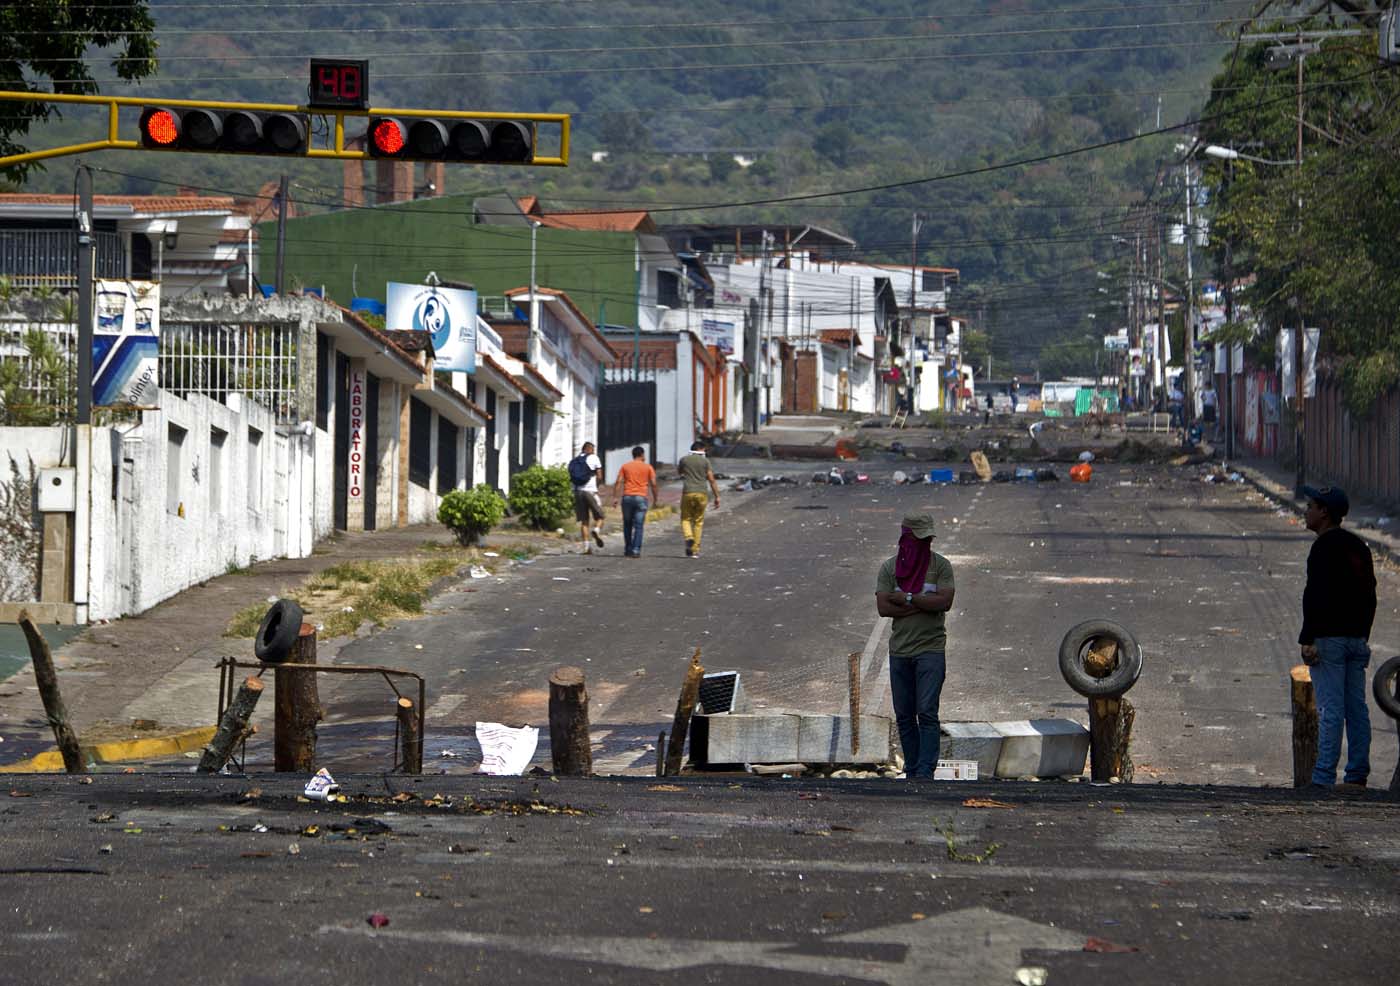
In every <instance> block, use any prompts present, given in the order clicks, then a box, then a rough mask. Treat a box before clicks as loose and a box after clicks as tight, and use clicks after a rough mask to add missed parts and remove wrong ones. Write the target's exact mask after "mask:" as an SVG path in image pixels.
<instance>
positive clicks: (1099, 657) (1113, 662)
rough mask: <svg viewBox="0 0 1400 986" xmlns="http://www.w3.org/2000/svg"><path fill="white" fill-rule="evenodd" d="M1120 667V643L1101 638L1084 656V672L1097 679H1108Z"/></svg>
mask: <svg viewBox="0 0 1400 986" xmlns="http://www.w3.org/2000/svg"><path fill="white" fill-rule="evenodd" d="M1117 666H1118V641H1116V640H1114V639H1113V638H1112V637H1099V638H1097V639H1096V640H1095V641H1094V643H1093V646H1091V647H1090V648H1089V652H1088V653H1087V654H1085V655H1084V670H1085V671H1087V672H1089V674H1091V675H1093V676H1094V677H1095V678H1107V677H1108V676H1109V675H1110V674H1112V673H1113V669H1114V668H1115V667H1117Z"/></svg>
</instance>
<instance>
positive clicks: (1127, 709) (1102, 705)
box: [1089, 646, 1137, 784]
mask: <svg viewBox="0 0 1400 986" xmlns="http://www.w3.org/2000/svg"><path fill="white" fill-rule="evenodd" d="M1114 649H1115V651H1116V650H1117V647H1116V646H1115V648H1114ZM1135 718H1137V710H1136V709H1134V708H1133V703H1131V702H1129V701H1128V700H1127V699H1126V698H1123V697H1121V696H1120V697H1118V698H1091V699H1089V775H1090V777H1091V778H1092V779H1093V780H1096V781H1108V780H1110V779H1111V778H1114V777H1116V778H1118V779H1119V780H1120V781H1121V782H1122V783H1124V784H1128V783H1131V782H1132V779H1133V758H1132V757H1131V756H1130V755H1129V753H1128V745H1129V743H1130V742H1131V741H1132V734H1133V720H1134V719H1135Z"/></svg>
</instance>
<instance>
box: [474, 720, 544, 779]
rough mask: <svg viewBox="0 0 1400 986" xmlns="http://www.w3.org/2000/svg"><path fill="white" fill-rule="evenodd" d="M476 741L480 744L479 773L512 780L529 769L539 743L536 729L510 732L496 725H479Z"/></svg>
mask: <svg viewBox="0 0 1400 986" xmlns="http://www.w3.org/2000/svg"><path fill="white" fill-rule="evenodd" d="M476 741H477V742H478V743H480V744H481V769H480V773H483V774H494V775H496V776H498V777H507V776H515V775H518V774H523V773H525V768H526V767H528V766H530V758H531V757H533V756H534V755H535V747H537V746H538V745H539V742H540V731H539V727H537V726H520V727H519V728H517V729H512V728H511V727H509V726H502V725H501V724H500V723H499V722H479V723H477V724H476Z"/></svg>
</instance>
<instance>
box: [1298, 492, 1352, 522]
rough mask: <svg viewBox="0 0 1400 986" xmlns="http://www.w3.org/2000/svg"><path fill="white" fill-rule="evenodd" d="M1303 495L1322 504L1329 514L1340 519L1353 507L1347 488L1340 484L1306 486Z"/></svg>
mask: <svg viewBox="0 0 1400 986" xmlns="http://www.w3.org/2000/svg"><path fill="white" fill-rule="evenodd" d="M1303 495H1304V496H1305V497H1307V498H1308V499H1309V500H1316V501H1317V502H1318V503H1320V504H1322V505H1323V506H1324V507H1326V508H1327V512H1328V513H1329V514H1331V515H1332V516H1333V517H1336V518H1338V519H1340V518H1342V517H1345V516H1346V515H1347V511H1348V510H1350V509H1351V501H1350V500H1348V499H1347V493H1346V490H1344V489H1342V488H1341V487H1340V486H1304V487H1303Z"/></svg>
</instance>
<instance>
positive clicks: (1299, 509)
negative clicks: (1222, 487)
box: [1231, 466, 1400, 564]
mask: <svg viewBox="0 0 1400 986" xmlns="http://www.w3.org/2000/svg"><path fill="white" fill-rule="evenodd" d="M1231 468H1232V469H1234V471H1235V472H1237V473H1239V474H1240V475H1241V476H1243V477H1244V478H1245V481H1246V482H1247V483H1249V485H1250V486H1253V487H1254V488H1255V489H1256V490H1258V491H1259V492H1260V493H1262V494H1263V495H1264V496H1265V497H1266V498H1267V499H1269V500H1272V501H1273V502H1274V503H1276V504H1278V505H1279V506H1281V507H1284V508H1285V509H1287V510H1291V511H1293V512H1294V513H1295V514H1297V515H1298V516H1299V517H1301V516H1303V514H1304V513H1305V512H1306V509H1305V507H1303V506H1299V501H1298V500H1295V499H1294V498H1293V493H1292V491H1291V490H1288V491H1285V490H1284V489H1283V488H1282V487H1280V486H1279V485H1278V484H1277V483H1275V482H1274V481H1273V480H1271V479H1266V478H1265V477H1263V476H1260V475H1259V474H1258V473H1256V472H1255V471H1254V470H1253V469H1251V468H1249V467H1248V466H1231ZM1347 530H1349V531H1351V533H1353V534H1355V535H1356V536H1357V537H1359V538H1360V539H1361V540H1363V541H1365V542H1366V544H1367V545H1368V546H1369V547H1370V549H1371V550H1372V551H1373V552H1375V553H1376V554H1379V555H1380V556H1381V557H1383V558H1385V559H1386V560H1387V561H1390V562H1391V563H1393V564H1400V548H1397V547H1396V546H1395V545H1393V544H1391V543H1389V542H1388V541H1382V540H1381V539H1379V538H1377V537H1375V536H1374V535H1372V534H1368V533H1367V531H1368V528H1364V527H1363V528H1356V527H1348V528H1347Z"/></svg>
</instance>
